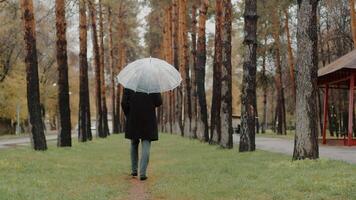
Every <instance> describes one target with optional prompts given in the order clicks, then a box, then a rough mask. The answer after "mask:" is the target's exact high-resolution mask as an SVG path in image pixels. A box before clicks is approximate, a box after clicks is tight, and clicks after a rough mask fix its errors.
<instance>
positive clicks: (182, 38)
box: [178, 0, 192, 137]
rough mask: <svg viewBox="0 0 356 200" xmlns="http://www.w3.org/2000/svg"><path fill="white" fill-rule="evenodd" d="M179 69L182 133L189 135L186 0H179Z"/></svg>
mask: <svg viewBox="0 0 356 200" xmlns="http://www.w3.org/2000/svg"><path fill="white" fill-rule="evenodd" d="M178 5H179V8H178V10H179V17H178V21H179V29H178V35H179V37H178V39H179V40H178V41H179V42H178V45H179V48H178V49H179V61H180V62H179V71H180V73H181V75H182V79H183V81H182V91H183V92H182V94H183V98H182V101H183V102H182V103H183V104H184V107H183V112H184V115H183V119H184V121H183V135H186V136H188V137H190V122H191V118H192V110H191V93H190V75H189V60H188V58H189V55H188V31H187V0H179V4H178Z"/></svg>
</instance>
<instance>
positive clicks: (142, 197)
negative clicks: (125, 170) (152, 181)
mask: <svg viewBox="0 0 356 200" xmlns="http://www.w3.org/2000/svg"><path fill="white" fill-rule="evenodd" d="M130 183H131V186H130V190H129V198H128V199H129V200H150V195H149V194H148V192H147V184H148V183H147V181H140V180H139V179H138V177H136V178H131V180H130Z"/></svg>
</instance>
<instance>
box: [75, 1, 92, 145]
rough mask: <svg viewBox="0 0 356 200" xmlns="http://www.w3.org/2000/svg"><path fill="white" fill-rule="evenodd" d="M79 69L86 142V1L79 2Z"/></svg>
mask: <svg viewBox="0 0 356 200" xmlns="http://www.w3.org/2000/svg"><path fill="white" fill-rule="evenodd" d="M79 45H80V53H79V67H80V77H79V80H80V86H79V88H80V92H79V93H80V95H79V119H78V121H79V123H78V124H79V125H78V126H79V127H78V139H79V141H80V142H85V141H87V140H88V139H90V138H91V124H90V123H91V122H90V103H89V101H90V100H89V99H90V98H89V81H88V58H87V16H86V3H85V0H80V1H79Z"/></svg>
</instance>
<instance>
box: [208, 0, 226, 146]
mask: <svg viewBox="0 0 356 200" xmlns="http://www.w3.org/2000/svg"><path fill="white" fill-rule="evenodd" d="M215 12H216V14H215V21H216V23H215V54H214V63H213V97H212V104H211V112H210V113H211V121H210V129H211V130H210V140H209V142H210V143H219V142H220V138H221V121H220V109H221V68H222V29H223V28H222V27H223V0H216V6H215Z"/></svg>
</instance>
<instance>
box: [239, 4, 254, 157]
mask: <svg viewBox="0 0 356 200" xmlns="http://www.w3.org/2000/svg"><path fill="white" fill-rule="evenodd" d="M257 18H258V16H257V2H256V0H246V2H245V13H244V20H245V26H244V31H245V38H244V48H245V56H244V63H243V79H242V94H241V133H240V146H239V151H240V152H245V151H254V150H255V149H256V144H255V118H256V116H255V113H256V112H255V109H256V108H255V107H254V102H255V99H256V65H257V63H256V62H257V57H256V49H257Z"/></svg>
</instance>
